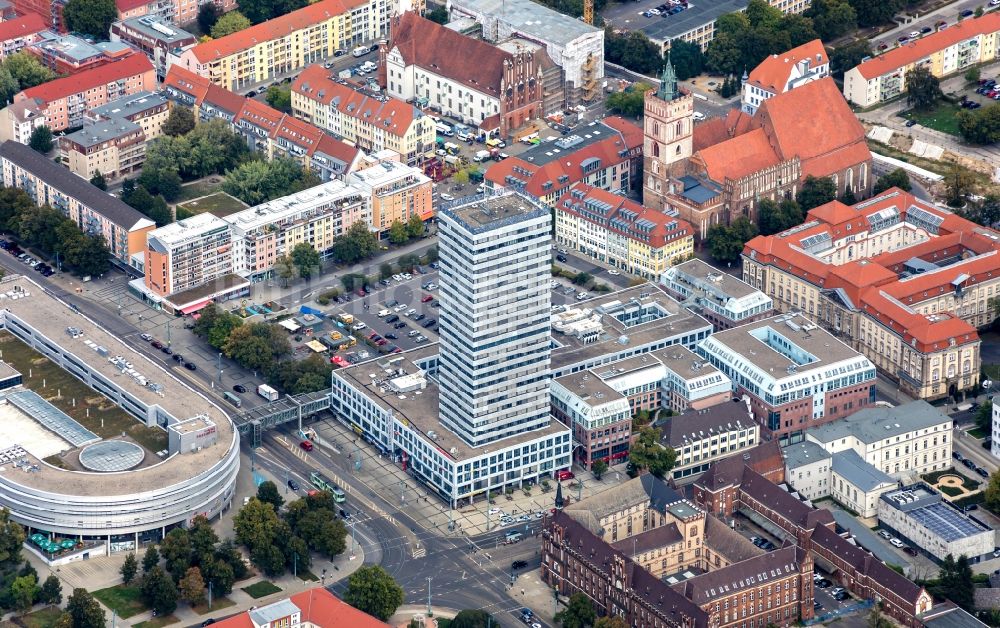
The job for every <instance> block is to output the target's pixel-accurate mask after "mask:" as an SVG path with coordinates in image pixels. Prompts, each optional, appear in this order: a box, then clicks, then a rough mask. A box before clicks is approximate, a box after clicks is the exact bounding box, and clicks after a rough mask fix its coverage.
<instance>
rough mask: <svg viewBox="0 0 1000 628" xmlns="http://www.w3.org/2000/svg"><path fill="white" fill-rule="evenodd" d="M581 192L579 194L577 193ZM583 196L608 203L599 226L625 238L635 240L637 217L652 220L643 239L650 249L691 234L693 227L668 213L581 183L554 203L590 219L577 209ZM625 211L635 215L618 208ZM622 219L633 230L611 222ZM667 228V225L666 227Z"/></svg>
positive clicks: (558, 208) (569, 211) (565, 210)
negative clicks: (627, 212) (651, 225)
mask: <svg viewBox="0 0 1000 628" xmlns="http://www.w3.org/2000/svg"><path fill="white" fill-rule="evenodd" d="M580 195H582V197H581V196H580ZM586 199H594V200H597V201H601V202H603V203H606V204H608V205H610V206H611V209H609V210H608V212H607V213H606V214H605V215H604V218H606V219H607V220H606V221H605V222H604V223H603V226H604V227H605V228H606V229H609V230H610V231H613V232H615V233H618V234H620V235H623V236H625V237H628V238H632V239H638V238H637V233H639V230H637V229H634V227H635V222H636V221H637V220H643V219H644V220H648V221H649V222H652V223H653V224H654V225H655V226H654V227H653V228H652V230H650V231H649V232H648V233H649V240H648V242H647V241H644V242H647V243H648V244H649V245H650V246H652V247H654V248H661V247H662V246H664V245H665V244H667V243H668V242H673V241H674V240H679V239H680V238H683V237H687V236H691V235H692V234H693V233H694V230H693V229H692V228H691V225H690V224H688V223H687V222H686V221H684V220H681V219H679V218H675V217H673V216H668V215H666V214H664V213H663V212H660V211H657V210H655V209H650V208H648V207H643V206H642V205H640V204H639V203H636V202H635V201H632V200H629V199H627V198H625V197H622V196H618V195H617V194H612V193H611V192H608V191H606V190H602V189H601V188H595V187H593V186H590V185H586V184H585V183H578V184H577V185H574V186H573V189H572V190H571V191H569V192H567V193H566V194H563V195H562V197H561V198H560V199H559V201H558V202H557V205H556V209H557V211H564V212H568V213H570V214H573V215H574V216H577V217H579V218H582V219H583V220H590V219H589V218H587V217H586V216H585V215H583V214H581V213H580V212H578V211H577V205H576V204H577V203H583V201H584V200H586ZM623 209H624V210H628V211H629V212H631V213H633V214H635V217H634V218H632V217H626V216H625V215H623V213H622V211H621V210H623ZM612 219H617V220H618V221H624V222H625V223H627V224H629V225H630V226H632V227H633V229H623V228H620V227H618V226H617V225H616V224H615V222H617V221H615V220H612ZM668 227H670V228H668Z"/></svg>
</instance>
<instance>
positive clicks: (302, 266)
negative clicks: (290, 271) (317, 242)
mask: <svg viewBox="0 0 1000 628" xmlns="http://www.w3.org/2000/svg"><path fill="white" fill-rule="evenodd" d="M292 262H293V263H294V264H295V268H297V269H298V271H299V277H302V278H303V279H309V278H310V277H312V276H313V273H314V272H316V271H317V270H319V263H320V257H319V253H317V252H316V249H314V248H313V247H312V245H311V244H309V243H308V242H299V243H298V244H296V245H295V247H294V248H293V249H292Z"/></svg>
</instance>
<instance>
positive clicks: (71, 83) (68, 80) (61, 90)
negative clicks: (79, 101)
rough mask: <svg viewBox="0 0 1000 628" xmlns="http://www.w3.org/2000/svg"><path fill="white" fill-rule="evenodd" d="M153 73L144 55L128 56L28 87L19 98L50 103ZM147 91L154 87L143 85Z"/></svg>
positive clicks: (151, 66)
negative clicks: (35, 99)
mask: <svg viewBox="0 0 1000 628" xmlns="http://www.w3.org/2000/svg"><path fill="white" fill-rule="evenodd" d="M152 71H153V64H151V63H150V62H149V59H148V58H147V57H146V55H140V54H135V55H129V56H127V57H125V58H124V59H121V60H120V61H112V62H110V63H106V64H104V65H102V66H99V67H96V68H93V69H91V70H85V71H83V72H80V73H79V74H74V75H73V76H66V77H63V78H58V79H55V80H54V81H49V82H48V83H42V84H41V85H37V86H35V87H30V88H28V89H26V90H24V91H22V92H21V93H20V94H18V97H19V99H20V98H38V99H40V100H42V101H44V102H52V101H53V100H58V99H60V98H65V97H67V96H70V95H72V94H78V93H80V92H85V91H87V90H89V89H93V88H95V87H99V86H101V85H107V84H108V83H113V82H115V81H118V80H121V79H125V78H129V77H132V76H136V75H139V74H145V73H146V72H152ZM143 88H144V89H147V90H152V89H155V88H156V86H155V85H145V86H144V87H143Z"/></svg>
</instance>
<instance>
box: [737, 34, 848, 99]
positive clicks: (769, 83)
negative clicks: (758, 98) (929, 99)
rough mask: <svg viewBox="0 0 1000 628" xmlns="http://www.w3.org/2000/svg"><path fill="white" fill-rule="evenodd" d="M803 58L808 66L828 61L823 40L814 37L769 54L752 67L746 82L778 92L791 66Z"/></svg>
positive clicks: (787, 76) (781, 90) (785, 82)
mask: <svg viewBox="0 0 1000 628" xmlns="http://www.w3.org/2000/svg"><path fill="white" fill-rule="evenodd" d="M805 60H808V61H809V67H810V68H813V67H816V66H818V65H824V64H826V63H829V62H830V60H829V59H828V58H827V56H826V50H824V49H823V42H821V41H820V40H818V39H814V40H812V41H810V42H806V43H804V44H802V45H801V46H799V47H797V48H792V49H791V50H789V51H787V52H783V53H782V54H780V55H771V56H770V57H768V58H766V59H764V60H763V61H761V62H760V64H759V65H758V66H757V67H756V68H754V69H753V72H751V73H750V75H749V77H748V78H747V83H750V84H751V85H755V86H757V87H760V88H761V89H764V90H766V91H769V92H771V93H772V94H780V93H782V92H783V91H784V89H785V85H786V84H787V83H788V78H789V76H790V75H791V72H792V68H794V67H795V64H797V63H798V62H800V61H805Z"/></svg>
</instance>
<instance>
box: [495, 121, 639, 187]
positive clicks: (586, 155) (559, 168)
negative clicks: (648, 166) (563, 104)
mask: <svg viewBox="0 0 1000 628" xmlns="http://www.w3.org/2000/svg"><path fill="white" fill-rule="evenodd" d="M616 124H618V126H619V129H618V132H617V133H609V134H608V137H606V138H605V139H603V140H600V141H597V142H593V143H591V144H588V145H586V146H584V147H583V148H580V149H578V150H575V151H573V152H569V153H566V154H564V155H560V157H559V158H558V159H553V160H551V161H548V162H547V163H545V164H544V165H541V166H539V165H538V164H534V163H531V162H528V161H525V160H524V159H521V158H520V157H508V158H507V159H504V160H503V161H501V162H500V163H497V164H494V165H493V166H491V167H490V169H489V170H487V171H486V178H487V179H489V180H490V181H492V182H493V183H495V184H496V185H498V186H500V187H509V185H508V183H507V182H506V178H507V177H508V176H513V177H515V178H517V179H520V180H522V181H524V180H527V184H526V185H525V188H524V190H525V191H526V192H527V193H528V194H532V195H534V196H538V197H543V196H548V195H550V194H554V193H556V192H558V191H559V190H566V189H569V187H570V186H572V185H573V184H575V183H579V182H580V181H582V180H583V168H582V165H581V164H582V163H583V162H584V161H586V160H588V159H591V158H596V159H600V160H601V167H602V168H609V167H610V166H611V165H612V164H618V163H623V162H625V161H628V160H629V159H630V157H628V156H624V157H623V156H621V153H622V152H631V151H633V150H635V149H637V148H639V147H640V146H642V141H641V139H642V131H641V129H640V130H639V133H638V134H637V133H634V132H628V133H624V132H622V131H621V129H623V128H627V126H635V125H633V124H632V123H631V122H628V121H627V120H624V119H618V121H617V122H616ZM604 128H605V129H606V128H607V127H604ZM629 138H631V141H636V140H638V141H639V143H638V144H633V143H630V142H629V141H628V139H629ZM515 169H518V170H522V171H524V172H528V173H530V175H527V176H526V175H524V174H523V173H522V172H517V171H516V170H515ZM562 176H565V177H567V178H566V180H565V181H564V182H560V181H559V178H560V177H562ZM549 182H551V187H545V184H546V183H549Z"/></svg>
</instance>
